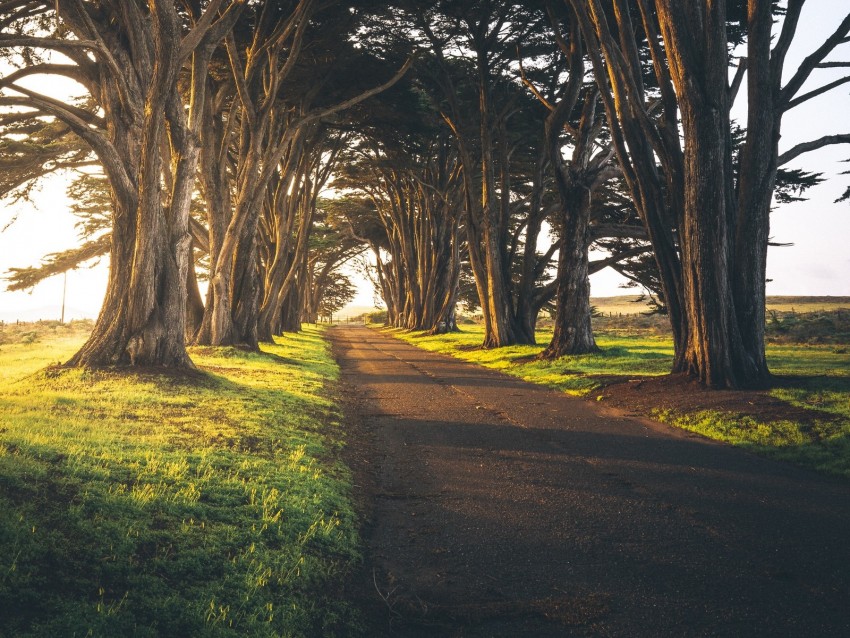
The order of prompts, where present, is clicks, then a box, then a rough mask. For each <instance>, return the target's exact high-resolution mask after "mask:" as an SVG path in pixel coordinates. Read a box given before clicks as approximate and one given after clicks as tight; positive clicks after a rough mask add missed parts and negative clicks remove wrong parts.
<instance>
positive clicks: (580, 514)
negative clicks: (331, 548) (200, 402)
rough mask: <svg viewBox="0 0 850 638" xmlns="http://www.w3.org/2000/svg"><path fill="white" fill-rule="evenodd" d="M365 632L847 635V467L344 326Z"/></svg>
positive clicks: (341, 345)
mask: <svg viewBox="0 0 850 638" xmlns="http://www.w3.org/2000/svg"><path fill="white" fill-rule="evenodd" d="M330 334H331V339H332V342H333V345H334V351H335V354H336V356H337V359H338V361H339V362H340V365H341V370H342V387H343V399H344V403H345V406H346V414H347V423H348V425H349V427H350V432H349V435H348V440H349V446H348V450H349V451H348V456H349V462H350V463H351V465H352V467H353V470H354V477H355V496H356V498H357V500H358V502H359V503H360V507H361V510H362V512H363V517H364V527H363V534H364V542H365V544H366V556H365V558H364V563H363V569H362V571H361V573H359V574H357V575H356V577H355V578H354V581H355V582H354V583H353V584H352V590H353V592H354V594H353V595H354V596H355V598H356V599H357V600H358V601H359V603H360V604H361V605H362V606H363V609H364V610H365V617H366V621H367V623H368V624H369V629H368V633H369V635H388V636H389V635H398V636H801V637H802V636H805V637H810V636H850V483H848V482H847V481H844V480H839V479H831V478H829V477H825V476H821V475H818V474H815V473H813V472H809V471H806V470H802V469H798V468H795V467H792V466H790V465H787V464H782V463H778V462H772V461H769V460H766V459H762V458H759V457H756V456H753V455H750V454H748V453H746V452H743V451H741V450H738V449H734V448H732V447H730V446H727V445H723V444H719V443H716V442H712V441H709V440H706V439H703V438H701V437H697V436H695V435H689V434H687V433H684V432H682V431H680V430H676V429H673V428H669V427H667V426H664V425H661V424H657V423H654V422H651V421H649V420H647V419H643V418H640V417H634V416H627V415H625V414H622V413H616V412H612V411H610V410H606V409H605V408H603V407H600V406H597V405H595V404H592V403H590V402H587V401H584V400H581V399H576V398H572V397H569V396H566V395H563V394H561V393H557V392H554V391H551V390H547V389H545V388H541V387H539V386H534V385H531V384H528V383H525V382H523V381H520V380H518V379H515V378H512V377H508V376H505V375H502V374H499V373H497V372H494V371H491V370H487V369H483V368H480V367H478V366H474V365H470V364H466V363H464V362H461V361H458V360H456V359H452V358H449V357H446V356H443V355H439V354H435V353H429V352H425V351H423V350H419V349H417V348H415V347H413V346H411V345H408V344H406V343H404V342H401V341H399V340H396V339H393V338H391V337H389V336H386V335H383V334H381V333H379V332H377V331H374V330H369V329H366V328H361V327H339V328H334V329H333V330H332V331H331V333H330Z"/></svg>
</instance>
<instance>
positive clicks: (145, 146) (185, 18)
mask: <svg viewBox="0 0 850 638" xmlns="http://www.w3.org/2000/svg"><path fill="white" fill-rule="evenodd" d="M226 4H227V5H229V6H228V8H227V10H226V11H223V12H222V11H221V10H222V9H223V8H224V7H225V6H226ZM240 8H241V2H234V3H225V2H224V1H223V0H211V2H209V3H205V5H204V6H200V5H198V4H190V5H188V6H187V10H186V11H184V12H181V13H179V12H178V11H177V9H176V7H175V5H174V3H172V2H167V1H166V0H149V1H148V2H147V3H143V2H141V1H139V0H134V1H130V2H110V1H106V2H85V1H84V0H74V1H71V2H62V3H53V2H27V3H20V2H12V1H8V2H3V3H2V4H0V16H2V18H3V19H2V21H0V28H2V29H3V32H2V33H0V47H2V48H4V49H6V50H13V51H16V52H20V53H21V61H22V64H20V65H19V68H17V70H15V71H12V72H11V73H9V74H8V75H6V77H4V78H3V79H2V82H0V84H2V87H3V89H4V92H5V93H6V95H7V97H5V98H4V103H5V105H7V106H14V107H20V108H23V109H27V111H26V112H27V113H28V114H29V115H30V116H31V117H33V118H43V117H48V118H55V119H56V120H58V121H60V122H62V123H63V124H64V125H65V126H67V127H68V128H69V129H70V130H71V131H72V132H73V133H74V134H76V135H77V136H79V137H80V138H81V139H82V140H83V141H84V142H85V143H86V144H87V145H89V146H90V147H91V149H92V152H93V153H94V154H95V155H96V156H97V158H98V160H99V162H100V163H101V165H102V166H103V169H104V173H105V174H106V176H107V178H108V180H109V183H110V187H111V191H112V200H113V222H112V233H111V249H110V275H109V282H108V287H107V293H106V299H105V300H104V304H103V307H102V309H101V313H100V315H99V317H98V320H97V321H96V323H95V327H94V330H93V332H92V335H91V337H90V338H89V340H88V341H87V342H86V343H85V344H84V345H83V347H82V348H81V350H80V351H79V352H78V353H77V354H76V355H75V356H74V357H73V358H72V359H71V360H70V361H69V365H83V366H89V365H94V366H98V365H111V364H119V363H130V364H145V365H164V366H178V367H182V366H191V361H190V360H189V358H188V356H187V354H186V350H185V346H184V332H185V316H186V313H185V302H186V280H187V268H188V262H189V247H190V245H191V239H190V237H189V232H188V218H189V214H188V211H189V201H190V197H191V191H192V187H193V184H194V173H195V165H196V162H197V144H196V140H197V131H198V122H199V112H200V110H201V109H202V108H203V104H204V100H205V93H204V89H203V78H205V77H206V65H207V63H208V60H209V57H210V55H211V53H212V50H213V49H214V48H215V46H216V45H217V43H218V41H220V39H221V38H222V37H223V36H224V34H225V33H226V32H227V31H228V29H229V28H230V26H232V21H233V19H234V18H235V17H236V15H237V14H238V11H239V10H240ZM54 12H56V13H55V14H54ZM52 17H55V18H56V20H55V22H53V21H52V20H50V18H52ZM48 29H52V30H53V33H47V32H46V31H47V30H48ZM32 50H35V51H38V52H40V57H39V59H38V60H37V62H36V63H30V62H32V61H33V60H32V57H31V55H30V54H29V53H28V52H30V51H32ZM58 54H61V55H63V56H64V57H65V58H66V59H67V60H68V62H69V63H65V62H62V63H58V62H56V61H55V60H56V59H58V58H57V57H56V56H57V55H58ZM186 63H189V65H190V69H191V77H192V79H191V83H192V91H191V92H190V94H189V98H188V103H187V102H186V101H184V98H183V95H182V93H181V91H180V90H179V86H178V79H179V76H180V74H181V70H182V69H183V67H184V65H185V64H186ZM45 74H47V75H50V74H59V75H65V76H67V77H70V78H72V79H74V80H76V81H77V82H78V83H79V84H80V85H81V86H83V88H85V89H86V90H87V91H88V94H89V96H90V98H91V99H90V102H89V104H90V105H91V108H80V107H77V106H74V105H71V104H67V103H63V102H62V101H60V100H57V99H54V98H51V97H49V96H47V95H44V94H42V93H39V92H37V91H34V90H32V89H29V88H26V87H25V86H23V85H21V84H19V83H18V80H20V79H22V78H25V77H31V76H37V75H45ZM166 123H167V126H166ZM163 142H165V144H164V143H163ZM164 147H165V148H166V149H167V150H166V151H165V152H166V153H168V154H169V155H170V156H169V157H166V158H164V157H163V152H164V151H163V148H164Z"/></svg>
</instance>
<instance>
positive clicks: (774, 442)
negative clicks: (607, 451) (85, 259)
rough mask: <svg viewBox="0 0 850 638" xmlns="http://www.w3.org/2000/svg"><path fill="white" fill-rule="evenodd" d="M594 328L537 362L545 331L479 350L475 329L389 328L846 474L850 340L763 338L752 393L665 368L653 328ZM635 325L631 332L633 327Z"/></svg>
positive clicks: (667, 359) (420, 342)
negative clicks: (763, 358) (760, 369)
mask: <svg viewBox="0 0 850 638" xmlns="http://www.w3.org/2000/svg"><path fill="white" fill-rule="evenodd" d="M630 329H631V332H632V334H620V331H619V330H613V331H611V332H609V333H607V334H606V333H605V332H602V333H599V334H598V335H597V343H598V344H599V346H600V348H601V350H600V352H598V353H596V354H589V355H582V356H571V357H563V358H561V359H558V360H557V361H551V362H550V361H539V360H537V359H536V356H537V355H538V354H539V353H540V351H541V350H542V349H543V347H544V346H545V344H546V343H548V341H549V339H550V338H551V331H540V332H539V333H538V335H537V340H538V344H539V345H536V346H512V347H507V348H499V349H493V350H482V349H481V348H480V347H479V345H480V344H481V342H482V341H483V328H481V327H478V326H463V331H462V332H460V333H455V334H450V335H439V336H428V335H425V334H423V333H408V332H404V331H401V330H392V331H391V332H392V333H393V334H394V335H395V336H397V337H399V338H401V339H404V340H406V341H408V342H410V343H413V344H415V345H417V346H419V347H422V348H424V349H426V350H431V351H436V352H443V353H446V354H449V355H451V356H455V357H458V358H461V359H464V360H466V361H471V362H474V363H478V364H480V365H484V366H487V367H490V368H494V369H498V370H501V371H503V372H506V373H508V374H511V375H514V376H518V377H520V378H522V379H525V380H527V381H531V382H533V383H540V384H543V385H546V386H549V387H552V388H554V389H557V390H561V391H564V392H568V393H571V394H576V395H582V396H586V397H588V398H589V399H593V400H598V401H603V402H605V403H606V404H608V403H610V404H612V405H615V406H617V407H618V408H620V409H624V410H627V411H630V412H632V413H638V414H645V415H647V416H653V417H654V418H657V419H660V420H663V421H666V422H668V423H671V424H673V425H676V426H679V427H682V428H685V429H688V430H691V431H694V432H698V433H700V434H703V435H705V436H709V437H711V438H715V439H719V440H723V441H727V442H729V443H732V444H734V445H740V446H743V447H746V448H748V449H751V450H753V451H756V452H759V453H762V454H767V455H770V456H774V457H778V458H782V459H786V460H789V461H792V462H795V463H799V464H802V465H806V466H809V467H813V468H816V469H819V470H821V471H825V472H829V473H833V474H840V475H843V476H847V477H850V349H848V348H847V347H846V346H843V345H833V344H787V343H781V344H772V345H770V346H768V350H767V356H768V363H769V365H770V368H771V370H772V372H773V373H774V374H775V375H776V376H777V379H776V385H775V387H774V388H773V389H771V390H767V391H761V392H728V391H726V392H712V391H704V390H701V389H699V388H698V387H694V386H695V384H688V383H686V381H685V380H683V379H675V378H674V379H672V380H670V379H669V378H668V377H666V376H665V375H666V374H667V373H668V372H669V370H670V366H671V364H672V356H673V347H672V343H671V342H670V340H669V338H668V337H666V336H664V335H658V334H653V332H652V330H644V331H639V330H635V328H634V326H632V327H631V328H630ZM635 332H637V333H638V334H635Z"/></svg>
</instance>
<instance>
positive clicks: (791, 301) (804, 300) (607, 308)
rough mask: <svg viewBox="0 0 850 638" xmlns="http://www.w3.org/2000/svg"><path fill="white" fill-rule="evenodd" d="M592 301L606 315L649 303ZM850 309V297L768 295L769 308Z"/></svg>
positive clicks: (629, 298)
mask: <svg viewBox="0 0 850 638" xmlns="http://www.w3.org/2000/svg"><path fill="white" fill-rule="evenodd" d="M590 303H591V304H592V305H593V306H594V307H595V308H596V310H597V312H599V313H601V314H605V315H609V314H612V313H613V314H624V315H632V314H637V313H641V312H647V311H648V310H649V305H648V304H646V303H645V302H642V301H640V296H639V295H618V296H616V297H593V298H592V299H591V300H590ZM842 308H845V309H850V297H828V296H823V297H793V296H768V298H767V309H768V311H770V310H777V311H781V312H791V311H794V312H816V311H820V310H839V309H842Z"/></svg>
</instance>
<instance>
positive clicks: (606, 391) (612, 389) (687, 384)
mask: <svg viewBox="0 0 850 638" xmlns="http://www.w3.org/2000/svg"><path fill="white" fill-rule="evenodd" d="M793 381H794V380H793V379H790V378H788V379H785V378H782V377H779V378H777V379H776V380H775V385H776V386H782V385H788V384H792V383H793ZM602 383H603V385H602V387H601V388H600V389H599V390H595V391H594V392H591V393H590V395H588V399H590V400H592V401H601V402H602V404H603V405H607V406H609V407H614V408H617V409H619V410H623V411H625V412H627V413H630V414H635V415H639V416H650V415H652V414H653V412H655V411H657V410H660V411H667V410H669V411H672V412H674V413H678V414H684V413H693V412H701V411H706V410H710V411H716V412H722V413H725V414H731V415H740V416H743V415H746V416H749V417H752V418H753V419H755V420H756V421H760V422H762V423H770V422H773V421H797V422H800V423H813V422H814V421H816V420H828V421H831V420H834V419H835V418H836V416H835V415H834V414H830V413H828V412H822V411H819V410H815V409H811V408H806V409H804V408H800V407H798V406H794V405H791V404H790V403H787V402H785V401H782V400H781V399H777V398H776V397H773V396H770V394H768V391H767V390H709V389H707V388H705V387H704V386H702V385H701V384H700V383H699V382H697V381H695V380H694V379H692V378H690V377H688V376H687V375H684V374H669V375H664V376H660V377H648V378H641V379H628V378H624V377H606V378H605V379H603V380H602Z"/></svg>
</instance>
